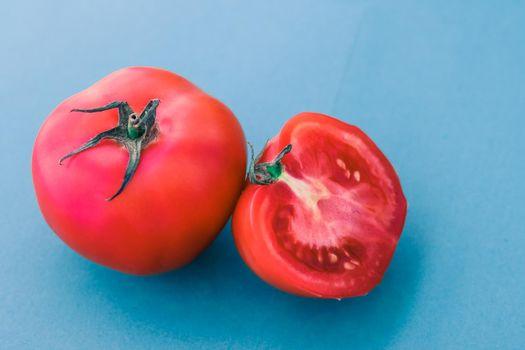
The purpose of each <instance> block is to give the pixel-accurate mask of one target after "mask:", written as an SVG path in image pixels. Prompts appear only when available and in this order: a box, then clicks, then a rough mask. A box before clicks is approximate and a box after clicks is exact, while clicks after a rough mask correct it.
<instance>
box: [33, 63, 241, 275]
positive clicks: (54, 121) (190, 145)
mask: <svg viewBox="0 0 525 350" xmlns="http://www.w3.org/2000/svg"><path fill="white" fill-rule="evenodd" d="M155 98H158V99H160V105H159V106H158V108H157V118H156V120H157V122H158V125H159V129H160V133H159V135H158V137H157V138H156V139H155V140H154V141H153V142H152V143H151V144H149V145H148V146H146V147H145V148H144V149H143V150H142V155H141V160H140V163H139V165H138V168H137V170H136V172H135V174H134V176H133V177H132V179H131V181H130V182H129V184H128V186H127V187H126V188H125V189H124V191H123V192H122V193H121V194H120V195H119V196H117V197H116V198H115V199H113V200H112V201H109V202H108V201H106V199H107V198H109V197H110V196H111V195H112V194H114V193H115V191H116V190H117V189H118V187H119V186H120V183H121V181H122V178H123V175H124V171H125V168H126V165H127V161H128V154H127V152H126V150H125V149H124V148H123V147H122V146H120V145H119V144H117V143H115V142H114V141H103V142H101V143H100V144H99V145H97V146H96V147H94V148H91V149H89V150H86V151H84V152H82V153H79V154H78V155H76V156H74V157H72V158H69V159H67V160H65V161H64V163H63V165H62V166H60V165H58V160H59V159H60V157H62V156H63V155H65V154H67V153H68V152H70V151H72V150H73V149H76V148H78V147H79V146H80V145H82V144H83V143H84V142H86V141H87V140H89V139H90V138H92V137H93V136H94V135H96V134H97V133H99V132H101V131H104V130H107V129H110V128H112V127H114V126H116V124H117V121H118V112H117V111H116V110H109V111H105V112H100V113H95V114H87V113H74V112H70V110H71V109H73V108H84V109H85V108H94V107H100V106H104V105H106V104H108V103H110V102H113V101H126V102H128V103H129V104H130V106H131V107H132V108H133V109H134V110H135V111H136V112H137V111H139V112H140V111H141V110H142V109H143V108H144V106H145V105H146V104H147V103H148V101H149V100H151V99H155ZM245 144H246V143H245V138H244V134H243V131H242V129H241V126H240V124H239V122H238V121H237V119H236V118H235V116H234V115H233V113H232V112H231V111H230V110H229V109H228V108H227V107H226V106H225V105H224V104H222V103H221V102H219V101H218V100H216V99H214V98H213V97H211V96H209V95H207V94H205V93H204V92H203V91H201V90H200V89H199V88H197V87H196V86H195V85H193V84H192V83H190V82H189V81H187V80H186V79H184V78H182V77H180V76H178V75H176V74H174V73H171V72H169V71H166V70H162V69H157V68H149V67H129V68H125V69H122V70H119V71H117V72H115V73H112V74H110V75H109V76H107V77H105V78H103V79H102V80H100V81H98V82H97V83H95V84H94V85H93V86H91V87H89V88H88V89H86V90H84V91H82V92H80V93H78V94H76V95H74V96H72V97H70V98H68V99H66V100H65V101H64V102H62V103H61V104H60V105H59V106H58V107H57V108H56V109H55V110H54V111H53V112H52V113H51V114H50V115H49V117H48V118H47V119H46V121H45V122H44V124H43V126H42V128H41V130H40V132H39V134H38V136H37V139H36V141H35V144H34V148H33V157H32V174H33V183H34V186H35V192H36V197H37V200H38V203H39V206H40V209H41V211H42V213H43V216H44V218H45V220H46V221H47V223H48V224H49V226H50V227H51V229H52V230H53V231H54V232H55V233H56V234H57V235H58V236H59V237H60V238H61V239H62V240H63V241H64V242H65V243H66V244H67V245H69V246H70V247H71V248H73V249H74V250H75V251H77V252H78V253H79V254H81V255H83V256H84V257H86V258H88V259H89V260H92V261H94V262H96V263H98V264H101V265H104V266H106V267H109V268H112V269H115V270H118V271H121V272H125V273H129V274H135V275H151V274H157V273H162V272H166V271H169V270H173V269H175V268H178V267H180V266H182V265H185V264H187V263H188V262H190V261H191V260H193V259H194V258H195V257H196V256H197V255H198V254H199V253H200V252H202V251H203V250H204V249H205V248H206V247H207V246H208V245H209V244H210V243H211V242H212V241H213V239H214V238H215V237H216V236H217V234H218V233H219V232H220V230H221V228H222V227H223V226H224V225H225V223H226V221H227V219H228V217H229V215H230V214H231V212H232V210H233V208H234V206H235V202H236V200H237V198H238V196H239V194H240V191H241V188H242V185H243V181H244V174H245V169H246V146H245Z"/></svg>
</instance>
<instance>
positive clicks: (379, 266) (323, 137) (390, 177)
mask: <svg viewBox="0 0 525 350" xmlns="http://www.w3.org/2000/svg"><path fill="white" fill-rule="evenodd" d="M287 145H292V149H291V151H290V152H289V153H287V154H286V155H285V156H283V157H282V160H281V164H279V165H280V166H281V168H280V169H278V170H280V171H278V172H277V174H275V176H274V179H273V182H272V183H271V184H268V185H258V184H253V183H251V184H249V185H248V186H247V188H246V189H245V191H244V192H243V194H242V195H241V199H240V201H239V203H238V204H237V209H236V211H235V215H234V236H235V241H236V244H237V245H238V247H239V250H240V252H241V255H242V256H243V258H244V260H245V261H246V262H247V263H248V265H249V266H250V267H252V268H253V269H254V270H255V272H256V273H258V274H259V275H260V276H261V277H262V278H263V279H265V280H266V281H268V282H269V283H270V284H273V285H274V286H276V287H278V288H280V289H283V290H285V291H288V292H292V293H295V294H300V295H305V296H318V297H335V298H342V297H349V296H357V295H364V294H367V293H368V292H369V291H370V290H371V289H372V288H373V287H374V286H375V285H377V283H379V282H380V280H381V278H382V276H383V275H384V273H385V271H386V269H387V266H388V264H389V262H390V260H391V258H392V256H393V254H394V250H395V247H396V245H397V241H398V239H399V237H400V234H401V231H402V228H403V224H404V221H405V216H406V200H405V198H404V196H403V193H402V190H401V186H400V183H399V179H398V177H397V175H396V173H395V171H394V169H393V167H392V166H391V165H390V163H389V162H388V160H387V159H386V157H385V156H384V155H383V154H382V153H381V151H380V150H379V149H378V148H377V146H376V145H375V144H374V143H373V142H372V141H371V140H370V138H368V137H367V136H366V135H365V134H364V133H363V132H362V131H361V130H359V129H358V128H356V127H354V126H351V125H348V124H346V123H343V122H341V121H339V120H337V119H334V118H331V117H328V116H325V115H321V114H317V113H303V114H300V115H298V116H296V117H294V118H292V119H291V120H290V121H289V122H288V123H287V124H286V125H285V126H284V128H283V129H282V130H281V133H280V134H279V135H278V136H277V137H275V138H274V139H272V140H271V141H270V142H269V143H268V145H267V147H266V149H265V151H264V154H263V155H262V157H261V159H260V160H259V164H262V163H271V161H272V160H273V159H274V158H275V156H276V155H277V154H278V153H279V151H281V149H283V148H284V147H286V146H287Z"/></svg>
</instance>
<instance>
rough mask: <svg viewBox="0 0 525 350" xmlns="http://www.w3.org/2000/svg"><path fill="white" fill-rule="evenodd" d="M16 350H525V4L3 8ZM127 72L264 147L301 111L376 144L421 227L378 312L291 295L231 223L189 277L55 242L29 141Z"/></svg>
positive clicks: (7, 300)
mask: <svg viewBox="0 0 525 350" xmlns="http://www.w3.org/2000/svg"><path fill="white" fill-rule="evenodd" d="M0 50H1V55H0V74H1V76H0V90H1V91H0V99H1V100H0V102H1V106H2V115H1V117H0V118H1V119H0V120H1V129H2V134H1V137H0V149H1V150H2V151H1V153H0V160H1V164H2V165H1V167H2V168H1V172H0V189H1V198H2V200H1V202H0V209H1V212H2V214H1V216H0V239H1V248H0V283H1V285H0V348H2V349H24V348H25V349H36V348H39V349H73V348H74V349H96V348H100V349H102V348H103V349H146V348H154V349H163V348H181V349H185V348H188V349H190V348H191V349H194V348H200V347H209V348H219V349H220V348H233V349H236V348H237V349H240V348H260V349H264V348H282V349H310V348H312V349H315V348H318V349H320V348H334V349H338V348H346V349H365V348H368V349H381V348H390V349H407V348H418V349H422V348H425V349H443V348H449V349H465V348H469V349H473V348H479V349H496V348H498V349H518V348H524V347H525V314H524V313H525V301H524V300H525V298H524V296H525V295H524V293H525V292H524V290H525V228H524V224H523V219H524V218H525V215H524V214H525V212H524V208H525V204H524V203H525V199H524V198H525V187H524V185H523V181H524V180H523V179H524V175H525V171H524V170H525V167H524V163H525V162H524V160H525V157H524V151H525V142H524V137H523V133H524V132H525V122H524V120H525V79H524V78H525V2H522V1H462V2H456V1H437V0H436V1H343V0H341V1H336V0H327V1H304V0H301V1H260V2H253V1H250V2H247V1H221V2H217V1H207V2H205V1H202V2H201V1H195V2H190V1H177V2H168V1H166V2H163V3H160V2H159V3H153V2H152V3H149V4H148V3H146V2H144V3H135V2H129V3H128V2H125V1H121V2H112V3H109V2H105V1H75V2H71V1H63V2H54V3H52V4H45V3H44V2H42V3H37V2H35V3H30V2H23V1H19V2H16V3H15V2H10V3H9V4H6V3H3V4H2V20H1V21H0ZM128 65H150V66H159V67H163V68H167V69H170V70H172V71H175V72H177V73H179V74H181V75H183V76H185V77H187V78H188V79H190V80H192V81H193V82H194V83H196V84H197V85H199V86H200V87H201V88H203V89H204V90H206V91H207V92H208V93H210V94H212V95H214V96H216V97H217V98H219V99H220V100H222V101H223V102H225V103H226V104H227V105H229V106H230V107H231V109H232V110H233V111H234V112H235V113H236V115H237V116H238V118H239V120H240V121H241V123H242V125H243V126H244V128H245V132H246V135H247V138H248V139H249V140H251V141H253V142H254V143H255V145H256V147H257V148H260V147H261V146H262V145H263V143H264V141H265V140H266V138H268V137H271V136H273V135H274V134H275V133H277V132H278V130H279V128H280V127H281V126H282V124H283V123H284V122H285V121H286V120H287V119H288V118H289V117H291V116H292V115H294V114H296V113H298V112H301V111H305V110H308V111H319V112H323V113H327V114H331V115H334V116H337V117H339V118H341V119H343V120H345V121H347V122H350V123H353V124H357V125H359V126H360V127H361V128H362V129H364V130H365V131H366V132H367V133H368V134H369V135H370V136H371V137H372V138H373V139H374V140H375V141H376V142H377V144H378V145H379V146H380V147H381V148H382V149H383V150H384V152H385V153H386V154H387V156H388V157H389V158H390V160H391V161H392V163H393V164H394V165H395V166H396V168H397V170H398V172H399V175H400V177H401V180H402V183H403V186H404V189H405V194H406V196H407V198H408V201H409V204H410V205H409V215H408V218H407V223H406V227H405V230H404V233H403V236H402V238H401V240H400V242H399V246H398V250H397V252H396V255H395V257H394V260H393V262H392V264H391V266H390V268H389V270H388V272H387V274H386V276H385V279H384V281H383V283H382V284H381V285H380V286H379V287H378V288H376V289H375V290H374V291H373V292H372V293H371V294H370V295H369V296H367V297H364V298H357V299H350V300H343V301H341V302H338V301H335V300H310V299H303V298H298V297H294V296H290V295H286V294H284V293H281V292H279V291H277V290H274V289H273V288H271V287H269V286H268V285H266V284H265V283H263V282H262V281H260V280H259V279H258V278H257V277H256V276H255V275H254V274H253V273H252V272H251V271H250V270H249V269H248V268H247V267H246V266H245V265H244V264H243V263H242V261H241V259H240V257H239V256H238V254H237V251H236V249H235V247H234V245H233V242H232V238H231V230H230V227H229V225H228V227H226V228H225V229H224V230H223V232H222V233H221V235H220V236H219V238H218V239H217V241H216V242H215V243H214V244H213V246H211V247H210V248H209V249H208V250H207V251H206V252H204V253H203V254H202V255H201V256H200V257H199V258H198V259H197V260H196V261H194V262H193V263H192V264H190V265H188V266H187V267H185V268H183V269H181V270H179V271H176V272H173V273H169V274H165V275H161V276H154V277H148V278H139V277H133V276H127V275H122V274H119V273H117V272H113V271H110V270H108V269H105V268H103V267H99V266H96V265H94V264H92V263H90V262H89V261H86V260H85V259H83V258H82V257H80V256H78V255H76V254H75V253H74V252H73V251H71V250H70V249H69V248H67V247H66V246H65V245H64V244H63V243H62V242H61V241H60V240H59V239H58V238H57V237H56V236H55V235H54V234H53V233H52V232H51V230H50V229H49V228H48V226H47V225H46V223H45V222H44V220H43V218H42V216H41V214H40V212H39V209H38V207H37V204H36V201H35V197H34V192H33V188H32V183H31V175H30V174H31V169H30V157H31V148H32V143H33V141H34V139H35V137H36V134H37V132H38V129H39V127H40V125H41V123H42V122H43V121H44V119H45V117H46V115H47V114H48V113H49V112H50V111H51V110H52V109H53V108H54V107H55V106H56V105H57V104H58V103H60V102H61V101H62V100H63V99H65V98H66V97H68V96H70V95H72V94H73V93H76V92H77V91H80V90H82V89H84V88H86V87H87V86H89V85H91V84H92V83H94V82H95V81H96V80H98V79H100V78H101V77H103V76H105V75H107V74H109V73H110V72H112V71H114V70H117V69H119V68H121V67H124V66H128Z"/></svg>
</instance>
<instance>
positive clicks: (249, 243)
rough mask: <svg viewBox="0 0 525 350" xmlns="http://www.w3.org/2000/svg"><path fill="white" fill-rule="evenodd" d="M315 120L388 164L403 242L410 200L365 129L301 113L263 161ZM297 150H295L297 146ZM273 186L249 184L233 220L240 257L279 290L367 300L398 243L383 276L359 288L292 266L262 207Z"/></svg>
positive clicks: (270, 146) (394, 230) (387, 250)
mask: <svg viewBox="0 0 525 350" xmlns="http://www.w3.org/2000/svg"><path fill="white" fill-rule="evenodd" d="M309 122H314V123H320V125H323V126H324V127H327V126H334V127H336V128H339V129H341V130H343V131H345V132H349V133H352V134H354V135H357V136H358V137H359V138H360V139H361V140H363V141H364V142H365V143H366V144H367V146H368V147H370V149H372V150H373V152H374V154H375V155H376V156H377V157H378V158H379V159H380V160H381V161H382V163H383V164H382V165H383V166H384V167H385V168H386V171H387V172H388V174H389V177H390V178H391V179H392V180H394V182H395V183H396V186H397V188H396V196H397V200H398V201H399V206H398V207H397V210H396V213H395V216H396V220H395V222H394V223H393V225H392V228H391V233H392V235H393V237H395V238H396V243H397V239H399V237H400V235H401V232H402V229H403V226H404V223H405V219H406V214H407V202H406V199H405V197H404V194H403V192H402V189H401V185H400V183H399V178H398V175H397V173H396V172H395V169H394V168H393V167H392V165H391V164H390V162H389V161H388V159H387V158H386V157H385V156H384V154H383V153H382V152H381V151H380V150H379V148H378V147H377V146H376V145H375V144H374V142H373V141H372V140H371V139H370V138H369V137H368V136H367V135H366V134H365V133H364V132H363V131H361V130H360V129H359V128H357V127H355V126H353V125H349V124H346V123H344V122H342V121H339V120H337V119H335V118H332V117H330V116H327V115H323V114H320V113H312V112H303V113H300V114H298V115H296V116H294V117H293V118H291V119H290V120H289V121H288V122H287V123H286V124H285V125H284V127H283V128H282V129H281V132H280V133H279V134H278V135H277V136H276V137H275V138H273V139H272V140H270V141H269V142H268V144H267V147H266V149H265V152H264V154H263V156H262V158H261V160H260V162H267V161H271V160H272V159H274V157H275V156H276V155H277V154H278V153H279V151H281V150H282V149H283V148H284V147H285V146H286V145H287V144H289V143H290V136H291V133H292V132H293V130H294V129H295V128H296V127H297V126H299V125H301V124H305V123H309ZM295 146H297V145H295ZM295 146H294V147H295ZM293 151H294V148H292V152H293ZM283 164H284V167H285V169H286V165H285V164H286V156H285V158H283ZM285 171H286V170H285ZM269 186H272V185H266V186H261V185H254V184H251V183H249V182H247V183H246V185H245V188H244V190H243V192H242V194H241V196H240V198H239V201H238V202H237V205H236V208H235V211H234V214H233V220H232V231H233V236H234V241H235V244H236V246H237V248H238V250H239V253H240V255H241V257H242V259H243V260H244V262H245V263H246V264H247V265H248V266H249V267H250V268H251V269H252V270H253V271H254V272H255V273H256V274H257V275H258V276H259V277H260V278H261V279H263V280H264V281H266V282H267V283H268V284H270V285H272V286H273V287H275V288H277V289H280V290H282V291H284V292H287V293H291V294H295V295H298V296H303V297H315V298H337V299H341V298H347V297H356V296H364V295H366V294H368V293H369V292H370V290H372V289H373V288H374V287H375V286H376V285H377V284H378V283H379V282H381V279H382V277H383V274H384V272H385V271H386V268H387V267H388V264H389V263H390V260H391V259H392V257H393V254H394V251H395V244H394V245H393V246H392V247H389V248H385V258H384V261H383V262H382V264H381V267H380V271H379V273H375V274H374V275H373V276H368V281H367V282H366V283H362V284H357V285H355V286H353V287H348V286H337V283H335V281H336V280H337V279H338V278H339V277H333V276H329V275H328V274H326V273H321V272H318V271H313V270H309V269H308V268H305V267H304V266H298V265H299V264H294V263H290V259H289V258H287V257H286V256H285V255H286V254H283V251H282V250H281V249H279V247H278V246H279V244H278V243H277V242H276V239H275V234H274V233H273V232H271V229H270V223H269V220H270V219H269V218H268V216H266V215H265V208H262V207H261V203H263V202H264V198H265V197H266V196H267V191H268V188H269ZM276 247H277V248H276Z"/></svg>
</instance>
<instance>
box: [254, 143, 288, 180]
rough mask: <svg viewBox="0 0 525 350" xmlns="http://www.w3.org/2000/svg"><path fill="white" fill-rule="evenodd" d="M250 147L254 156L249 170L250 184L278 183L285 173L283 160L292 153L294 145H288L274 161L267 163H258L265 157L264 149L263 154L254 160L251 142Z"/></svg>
mask: <svg viewBox="0 0 525 350" xmlns="http://www.w3.org/2000/svg"><path fill="white" fill-rule="evenodd" d="M248 145H249V146H250V149H251V154H252V160H251V163H250V168H249V170H248V179H249V180H250V182H251V183H252V184H255V185H269V184H272V183H274V182H275V181H277V180H278V179H279V177H280V176H281V174H282V173H283V164H282V159H283V157H284V156H285V155H286V154H288V153H290V151H291V150H292V145H291V144H288V145H287V146H286V147H284V148H283V149H282V150H281V152H279V154H278V155H277V156H276V157H275V159H274V160H273V161H271V162H265V163H257V162H258V161H259V160H260V159H261V157H262V155H263V152H264V148H263V150H262V151H261V153H259V154H258V155H257V157H255V158H254V151H253V145H252V144H251V143H249V142H248Z"/></svg>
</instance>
